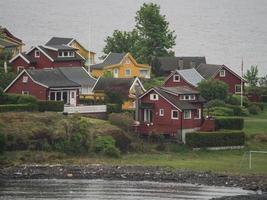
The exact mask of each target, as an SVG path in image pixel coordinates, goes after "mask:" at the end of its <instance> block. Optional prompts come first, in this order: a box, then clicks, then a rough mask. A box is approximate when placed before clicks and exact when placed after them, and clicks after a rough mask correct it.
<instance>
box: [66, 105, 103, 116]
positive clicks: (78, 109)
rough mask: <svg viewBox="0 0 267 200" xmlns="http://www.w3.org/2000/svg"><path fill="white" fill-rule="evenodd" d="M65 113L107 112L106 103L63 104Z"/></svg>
mask: <svg viewBox="0 0 267 200" xmlns="http://www.w3.org/2000/svg"><path fill="white" fill-rule="evenodd" d="M64 112H65V113H69V114H72V113H84V114H85V113H105V112H107V106H106V105H91V106H65V107H64Z"/></svg>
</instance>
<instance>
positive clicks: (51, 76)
mask: <svg viewBox="0 0 267 200" xmlns="http://www.w3.org/2000/svg"><path fill="white" fill-rule="evenodd" d="M26 71H27V73H29V75H30V76H31V77H32V78H33V80H35V81H37V82H39V83H41V84H43V85H46V86H48V87H49V88H67V87H80V84H78V83H76V82H73V81H71V80H70V79H68V78H67V77H66V76H65V75H64V74H63V73H62V71H61V70H60V69H59V68H55V69H38V70H37V69H27V70H26Z"/></svg>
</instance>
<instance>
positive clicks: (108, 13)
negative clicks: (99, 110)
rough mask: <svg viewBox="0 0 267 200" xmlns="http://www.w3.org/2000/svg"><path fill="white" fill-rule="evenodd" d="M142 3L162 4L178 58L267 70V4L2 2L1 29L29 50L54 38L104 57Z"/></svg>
mask: <svg viewBox="0 0 267 200" xmlns="http://www.w3.org/2000/svg"><path fill="white" fill-rule="evenodd" d="M143 2H155V3H158V4H160V6H161V12H162V13H163V14H165V15H166V17H167V20H168V21H169V22H170V27H171V29H172V30H175V32H176V34H177V36H178V37H177V39H176V46H175V48H174V51H175V52H176V55H177V56H206V57H207V62H208V63H210V64H226V65H228V66H230V67H231V68H233V69H234V70H235V71H236V72H240V65H241V58H242V57H243V58H244V68H245V69H247V68H249V67H250V65H252V64H254V65H258V66H259V71H260V72H261V74H265V73H266V71H267V47H266V44H267V23H266V19H267V12H266V10H267V1H266V0H217V1H215V0H75V1H73V0H23V1H22V0H0V25H3V26H5V27H7V28H9V29H10V30H11V32H12V33H13V34H14V35H16V36H18V37H20V38H21V39H23V41H24V42H25V44H26V49H27V48H29V47H30V46H32V45H38V44H44V43H45V42H46V41H48V40H49V39H50V37H52V36H61V37H74V38H77V39H78V40H79V41H80V42H81V43H82V44H83V45H84V46H86V47H88V48H90V49H91V50H93V51H95V52H97V56H98V57H99V56H101V55H102V54H101V50H102V49H103V47H104V44H105V43H104V39H105V38H106V37H107V36H108V35H111V34H112V32H113V31H114V30H115V29H119V30H126V31H129V30H131V29H132V28H133V27H134V24H135V21H134V16H135V13H136V11H137V10H138V9H139V8H140V6H141V5H142V4H143Z"/></svg>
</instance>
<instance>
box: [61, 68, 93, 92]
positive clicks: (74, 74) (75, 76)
mask: <svg viewBox="0 0 267 200" xmlns="http://www.w3.org/2000/svg"><path fill="white" fill-rule="evenodd" d="M59 70H60V71H61V72H62V73H63V74H64V75H65V76H66V77H67V78H68V79H69V80H71V81H73V82H75V83H78V84H80V85H82V86H88V87H91V88H92V87H93V86H94V84H95V82H96V79H94V78H93V77H92V76H90V75H89V74H88V73H87V72H86V69H84V68H83V67H60V68H59Z"/></svg>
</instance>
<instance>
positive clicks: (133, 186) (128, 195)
mask: <svg viewBox="0 0 267 200" xmlns="http://www.w3.org/2000/svg"><path fill="white" fill-rule="evenodd" d="M248 193H249V192H248V191H245V190H242V189H238V188H226V187H209V186H199V185H198V186H197V185H191V184H175V183H157V182H146V181H145V182H135V181H106V180H53V179H52V180H51V179H50V180H36V179H34V180H9V181H1V182H0V199H1V200H4V199H11V200H13V199H88V200H91V199H92V200H93V199H94V200H98V199H114V200H115V199H116V200H119V199H123V200H130V199H135V200H136V199H146V200H150V199H151V200H152V199H153V200H158V199H161V200H164V199H179V200H182V199H198V200H201V199H211V198H214V197H221V196H235V195H240V194H248Z"/></svg>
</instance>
